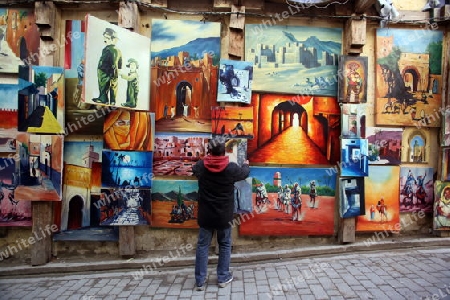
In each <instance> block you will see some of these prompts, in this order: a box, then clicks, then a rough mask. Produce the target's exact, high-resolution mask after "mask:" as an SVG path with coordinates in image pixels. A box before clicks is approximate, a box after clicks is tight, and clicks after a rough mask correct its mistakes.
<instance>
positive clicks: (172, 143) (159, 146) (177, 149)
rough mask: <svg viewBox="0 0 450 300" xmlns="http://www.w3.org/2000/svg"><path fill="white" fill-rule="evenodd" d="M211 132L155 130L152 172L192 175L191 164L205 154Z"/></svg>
mask: <svg viewBox="0 0 450 300" xmlns="http://www.w3.org/2000/svg"><path fill="white" fill-rule="evenodd" d="M210 139H211V134H206V133H186V134H183V133H177V132H174V133H164V132H156V134H155V150H154V154H153V172H154V174H155V175H156V176H157V175H177V176H192V166H193V165H194V164H195V163H196V162H197V161H198V160H200V159H201V158H202V157H204V156H205V155H206V152H207V149H208V142H209V140H210Z"/></svg>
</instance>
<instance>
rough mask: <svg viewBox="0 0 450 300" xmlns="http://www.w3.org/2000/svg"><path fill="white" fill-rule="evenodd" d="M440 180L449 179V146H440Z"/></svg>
mask: <svg viewBox="0 0 450 300" xmlns="http://www.w3.org/2000/svg"><path fill="white" fill-rule="evenodd" d="M441 151H442V164H441V166H442V168H441V180H442V181H450V148H442V150H441Z"/></svg>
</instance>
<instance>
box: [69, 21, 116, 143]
mask: <svg viewBox="0 0 450 300" xmlns="http://www.w3.org/2000/svg"><path fill="white" fill-rule="evenodd" d="M85 25H86V22H85V21H82V20H66V27H65V30H66V32H65V36H66V37H70V38H68V39H67V40H66V44H65V47H64V49H65V51H64V78H65V92H66V115H65V121H66V134H78V135H98V134H102V133H103V131H102V127H103V120H104V116H105V114H107V112H108V111H110V110H111V108H112V107H108V106H101V105H94V104H91V103H85V102H84V100H83V99H84V98H83V82H84V65H85V61H84V41H85V36H86V26H85Z"/></svg>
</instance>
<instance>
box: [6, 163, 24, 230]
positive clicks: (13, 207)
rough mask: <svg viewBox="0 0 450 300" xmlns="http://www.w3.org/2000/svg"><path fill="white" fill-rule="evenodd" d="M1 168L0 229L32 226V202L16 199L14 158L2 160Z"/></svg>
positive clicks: (16, 183)
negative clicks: (3, 227)
mask: <svg viewBox="0 0 450 300" xmlns="http://www.w3.org/2000/svg"><path fill="white" fill-rule="evenodd" d="M0 166H1V167H0V180H1V185H0V227H2V226H31V225H32V222H31V202H30V201H18V200H16V199H15V189H16V187H17V185H18V182H17V180H18V177H17V174H16V171H15V160H14V158H13V157H8V158H6V157H3V158H0Z"/></svg>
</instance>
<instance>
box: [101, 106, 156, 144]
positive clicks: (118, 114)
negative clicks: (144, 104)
mask: <svg viewBox="0 0 450 300" xmlns="http://www.w3.org/2000/svg"><path fill="white" fill-rule="evenodd" d="M154 117H155V114H154V113H149V112H145V111H133V110H128V109H116V110H112V111H110V112H109V113H108V115H107V116H106V117H105V121H104V124H103V139H104V147H105V149H110V150H133V151H153V142H154V139H155V136H154V134H155V118H154Z"/></svg>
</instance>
